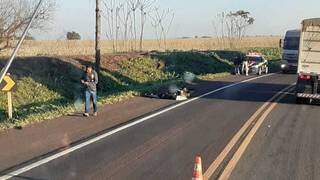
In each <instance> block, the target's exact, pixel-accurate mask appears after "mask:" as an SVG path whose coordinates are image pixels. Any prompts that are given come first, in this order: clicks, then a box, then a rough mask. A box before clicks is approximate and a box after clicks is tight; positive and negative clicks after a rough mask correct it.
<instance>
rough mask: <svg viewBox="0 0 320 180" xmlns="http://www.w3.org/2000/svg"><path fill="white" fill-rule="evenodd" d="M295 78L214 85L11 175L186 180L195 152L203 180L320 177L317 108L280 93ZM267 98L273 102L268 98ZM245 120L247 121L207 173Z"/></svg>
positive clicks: (271, 78)
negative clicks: (202, 93) (190, 98)
mask: <svg viewBox="0 0 320 180" xmlns="http://www.w3.org/2000/svg"><path fill="white" fill-rule="evenodd" d="M295 80H296V75H283V74H274V75H270V76H266V77H262V78H259V79H254V80H252V81H247V82H243V83H241V84H237V85H234V86H232V85H231V86H230V83H225V82H220V83H219V87H215V89H218V90H217V91H214V92H213V93H211V94H208V95H206V96H203V97H201V98H199V99H196V100H193V101H190V102H188V103H185V104H184V105H181V106H177V107H174V108H172V109H171V110H169V111H165V112H162V113H159V114H157V116H154V117H151V118H148V119H147V120H145V121H141V122H140V123H137V124H135V125H133V126H128V127H125V128H123V129H121V131H118V132H116V133H113V134H111V135H108V136H106V137H104V138H101V139H99V140H97V141H96V142H94V143H91V144H89V145H87V146H84V147H81V148H79V149H77V150H75V151H72V152H70V153H65V154H64V155H62V156H59V157H56V158H53V159H51V160H50V161H48V162H46V163H43V164H41V165H37V166H35V167H34V168H32V169H30V170H28V171H26V172H24V173H21V174H19V175H18V176H15V177H14V178H12V179H130V180H131V179H132V180H135V179H137V180H141V179H147V180H151V179H152V180H156V179H159V180H164V179H166V180H167V179H169V180H170V179H172V180H176V179H191V177H192V171H193V166H194V158H195V156H196V155H197V154H199V155H201V157H202V162H203V171H204V173H205V174H206V177H207V178H209V179H218V178H219V177H220V179H224V177H223V174H224V172H225V171H226V169H227V167H229V166H231V167H233V168H232V170H231V171H229V176H227V179H228V178H230V179H290V180H291V179H320V176H319V175H320V174H319V172H320V167H319V166H320V146H319V145H320V138H318V137H319V135H320V131H319V127H320V118H319V117H320V111H319V108H320V106H317V105H296V104H295V99H294V96H293V94H292V93H291V92H290V89H288V90H287V91H286V92H280V91H282V90H283V89H285V88H287V87H290V86H291V85H292V84H293V83H294V82H295ZM227 85H229V86H228V87H226V88H222V89H219V88H221V87H225V86H227ZM211 90H214V89H211ZM279 92H280V93H279ZM272 97H274V99H276V100H277V98H279V100H278V101H273V102H272V103H271V102H269V101H268V100H270V98H272ZM267 103H270V104H267ZM257 111H258V112H261V113H260V114H259V113H258V114H257ZM255 114H256V116H255ZM250 119H251V120H252V123H249V126H248V127H247V129H245V131H243V133H242V134H240V135H241V136H239V139H238V140H237V141H236V142H235V143H234V146H232V147H231V148H230V151H228V153H226V154H225V155H226V156H225V157H224V158H223V159H222V161H221V162H220V163H219V164H218V166H217V168H216V169H214V170H213V172H211V173H208V169H210V168H211V167H212V164H213V163H214V162H216V161H217V158H218V157H221V155H222V152H223V151H224V150H225V149H226V147H227V145H228V144H230V142H231V141H232V139H234V138H235V136H236V135H237V133H239V131H240V130H241V129H242V128H243V127H244V126H245V125H246V122H248V121H249V120H250ZM260 121H261V124H259V122H260ZM258 125H260V126H258ZM256 126H257V127H256ZM255 128H256V131H254V129H255ZM251 133H253V136H252V138H251V139H250V137H249V136H250V134H251ZM248 137H249V138H248ZM245 143H247V146H245V145H244V144H245ZM74 146H76V145H73V146H71V147H70V148H72V147H74ZM242 146H243V147H245V148H244V149H242V150H243V151H242V152H241V147H242ZM238 151H239V152H238ZM239 154H240V155H239ZM233 159H238V161H233ZM39 161H41V159H39ZM230 164H231V165H230ZM232 165H233V166H232ZM211 170H212V169H211ZM208 174H210V175H208Z"/></svg>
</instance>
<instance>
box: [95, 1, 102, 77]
mask: <svg viewBox="0 0 320 180" xmlns="http://www.w3.org/2000/svg"><path fill="white" fill-rule="evenodd" d="M100 4H101V0H96V47H95V49H96V71H97V72H98V73H99V72H100V64H101V43H100V39H101V12H100Z"/></svg>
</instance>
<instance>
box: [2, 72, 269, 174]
mask: <svg viewBox="0 0 320 180" xmlns="http://www.w3.org/2000/svg"><path fill="white" fill-rule="evenodd" d="M274 74H275V73H272V74H267V75H264V76H258V77H254V78H250V79H247V80H244V81H240V82H237V83H233V84H230V85H227V86H224V87H221V88H218V89H215V90H213V91H211V92H208V93H205V94H203V95H201V96H198V97H195V98H192V99H190V100H187V101H184V102H181V103H179V104H177V105H174V106H171V107H168V108H166V109H164V110H161V111H159V112H157V113H154V114H151V115H149V116H146V117H144V118H141V119H138V120H136V121H134V122H131V123H129V124H126V125H123V126H121V127H118V128H116V129H114V130H111V131H109V132H107V133H105V134H102V135H99V136H97V137H95V138H92V139H90V140H88V141H85V142H83V143H80V144H78V145H76V146H73V147H71V148H69V149H66V150H63V151H61V152H59V153H57V154H54V155H52V156H49V157H46V158H44V159H42V160H39V161H37V162H34V163H32V164H30V165H27V166H25V167H22V168H20V169H17V170H15V171H13V172H10V173H7V174H6V175H4V176H1V177H0V180H7V179H10V178H13V177H15V176H18V175H20V174H23V173H25V172H28V171H30V170H31V169H34V168H36V167H39V166H41V165H43V164H46V163H48V162H50V161H52V160H55V159H57V158H60V157H62V156H65V155H67V154H70V153H72V152H73V151H76V150H78V149H81V148H83V147H85V146H88V145H90V144H92V143H95V142H97V141H100V140H101V139H104V138H106V137H108V136H111V135H113V134H115V133H118V132H120V131H122V130H124V129H127V128H129V127H132V126H135V125H137V124H140V123H142V122H144V121H147V120H149V119H151V118H153V117H156V116H158V115H160V114H163V113H165V112H168V111H170V110H172V109H175V108H177V107H180V106H183V105H185V104H188V103H190V102H192V101H195V100H198V99H200V98H203V97H205V96H208V95H210V94H213V93H216V92H219V91H222V90H225V89H228V88H231V87H234V86H237V85H239V84H243V83H245V82H249V81H253V80H256V79H260V78H263V77H268V76H271V75H274Z"/></svg>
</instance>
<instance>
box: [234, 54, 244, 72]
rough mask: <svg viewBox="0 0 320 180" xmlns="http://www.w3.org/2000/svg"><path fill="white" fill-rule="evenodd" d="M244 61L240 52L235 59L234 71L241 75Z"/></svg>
mask: <svg viewBox="0 0 320 180" xmlns="http://www.w3.org/2000/svg"><path fill="white" fill-rule="evenodd" d="M241 63H242V56H241V55H240V54H239V55H238V56H237V57H236V58H235V59H234V68H235V69H234V73H235V75H240V67H241Z"/></svg>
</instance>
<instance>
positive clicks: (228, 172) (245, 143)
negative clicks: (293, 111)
mask: <svg viewBox="0 0 320 180" xmlns="http://www.w3.org/2000/svg"><path fill="white" fill-rule="evenodd" d="M285 96H286V94H282V95H281V96H280V97H279V98H278V99H277V100H276V102H273V103H272V104H271V106H269V108H268V109H267V110H266V111H265V112H264V113H263V114H262V116H261V117H260V118H259V120H258V121H257V123H256V124H255V125H254V127H253V128H252V129H251V131H250V132H249V134H248V135H247V137H246V138H245V139H244V141H243V142H242V144H241V145H240V147H239V149H238V150H237V151H236V153H235V154H234V155H233V157H232V159H231V160H230V161H229V163H228V165H227V166H226V168H225V169H224V171H223V172H222V174H221V176H220V177H219V180H226V179H229V177H230V175H231V173H232V171H233V170H234V168H235V167H236V165H237V163H238V162H239V160H240V158H241V157H242V155H243V153H244V152H245V150H246V148H247V147H248V145H249V144H250V142H251V140H252V139H253V137H254V135H255V134H256V132H257V131H258V129H259V128H260V126H261V125H262V123H263V122H264V120H265V119H266V118H267V117H268V115H269V114H270V113H271V112H272V110H273V109H274V108H275V107H276V106H277V105H278V103H277V101H280V100H281V99H283V98H284V97H285Z"/></svg>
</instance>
